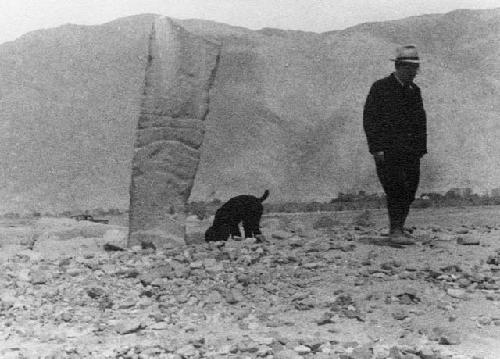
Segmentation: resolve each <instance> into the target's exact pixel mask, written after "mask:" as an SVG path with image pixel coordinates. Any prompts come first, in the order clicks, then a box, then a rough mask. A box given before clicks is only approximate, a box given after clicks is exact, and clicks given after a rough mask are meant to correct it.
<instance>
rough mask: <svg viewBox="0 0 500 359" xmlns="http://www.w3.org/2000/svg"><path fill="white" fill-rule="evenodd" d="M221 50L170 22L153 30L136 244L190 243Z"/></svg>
mask: <svg viewBox="0 0 500 359" xmlns="http://www.w3.org/2000/svg"><path fill="white" fill-rule="evenodd" d="M219 54H220V45H219V44H217V43H214V42H213V41H210V40H207V39H205V38H203V37H201V36H197V35H194V34H192V33H190V32H188V31H186V30H185V29H184V28H182V27H181V26H180V25H179V24H177V23H176V22H175V21H173V20H171V19H169V18H158V19H156V20H155V21H154V23H153V25H152V30H151V35H150V39H149V54H148V64H147V68H146V75H145V82H144V93H143V100H142V105H141V106H142V107H141V114H140V116H139V121H138V126H137V136H136V142H135V153H134V159H133V163H132V181H131V186H130V215H129V228H130V229H129V241H128V245H129V246H132V245H135V244H139V243H141V242H142V241H147V242H153V243H154V244H155V245H156V246H157V247H165V246H172V245H175V244H177V243H183V242H184V232H185V231H184V221H183V218H182V215H181V216H179V217H177V218H176V219H175V220H174V219H172V216H171V213H174V212H175V213H179V214H182V213H183V210H184V206H185V203H186V201H187V199H188V198H189V195H190V193H191V189H192V187H193V183H194V178H195V174H196V171H197V168H198V163H199V160H200V147H201V144H202V142H203V137H204V133H205V130H204V124H203V121H204V119H205V118H206V116H207V114H208V112H209V110H210V98H209V92H210V88H211V86H212V83H213V81H214V77H215V73H216V71H217V65H218V61H219Z"/></svg>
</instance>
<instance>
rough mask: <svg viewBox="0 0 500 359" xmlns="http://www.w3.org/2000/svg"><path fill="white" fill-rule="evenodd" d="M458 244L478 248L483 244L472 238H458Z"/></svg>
mask: <svg viewBox="0 0 500 359" xmlns="http://www.w3.org/2000/svg"><path fill="white" fill-rule="evenodd" d="M457 244H460V245H463V246H477V245H479V244H481V242H480V241H479V239H477V238H474V237H472V236H460V237H458V238H457Z"/></svg>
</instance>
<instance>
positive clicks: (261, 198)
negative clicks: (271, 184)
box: [259, 189, 269, 202]
mask: <svg viewBox="0 0 500 359" xmlns="http://www.w3.org/2000/svg"><path fill="white" fill-rule="evenodd" d="M267 197H269V190H268V189H266V191H265V192H264V194H263V195H262V197H260V198H259V200H260V201H261V202H264V201H265V200H266V198H267Z"/></svg>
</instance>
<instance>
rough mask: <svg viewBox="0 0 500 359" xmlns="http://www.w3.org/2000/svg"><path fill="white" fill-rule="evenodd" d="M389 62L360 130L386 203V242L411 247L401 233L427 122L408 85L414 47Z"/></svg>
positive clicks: (372, 92)
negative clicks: (392, 65) (389, 68)
mask: <svg viewBox="0 0 500 359" xmlns="http://www.w3.org/2000/svg"><path fill="white" fill-rule="evenodd" d="M391 61H394V63H395V71H394V72H393V73H392V74H391V75H389V76H387V77H385V78H383V79H381V80H378V81H376V82H375V83H374V84H373V85H372V87H371V89H370V92H369V94H368V97H367V98H366V103H365V107H364V111H363V127H364V130H365V133H366V138H367V141H368V148H369V151H370V153H371V154H372V155H373V158H374V160H375V165H376V168H377V176H378V178H379V180H380V183H381V184H382V187H383V189H384V192H385V194H386V197H387V209H388V212H389V223H390V229H389V236H390V238H391V241H393V242H395V243H398V244H412V243H413V242H412V241H411V240H410V239H409V238H407V236H405V234H404V232H403V228H404V223H405V220H406V217H407V216H408V213H409V210H410V204H411V203H412V202H413V200H414V199H415V193H416V191H417V187H418V182H419V179H420V158H421V157H422V156H423V155H424V154H426V153H427V120H426V115H425V111H424V106H423V103H422V96H421V94H420V88H419V87H418V86H417V85H415V84H414V83H413V79H414V78H415V76H416V74H417V72H418V70H419V66H420V59H419V57H418V53H417V49H416V47H415V46H413V45H406V46H402V47H399V48H398V49H397V50H396V58H395V59H392V60H391Z"/></svg>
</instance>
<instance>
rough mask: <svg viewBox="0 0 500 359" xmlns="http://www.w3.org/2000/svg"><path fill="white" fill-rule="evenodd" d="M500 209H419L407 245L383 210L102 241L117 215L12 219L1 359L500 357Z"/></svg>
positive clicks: (5, 255) (4, 238) (120, 235)
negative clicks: (256, 230) (234, 231)
mask: <svg viewBox="0 0 500 359" xmlns="http://www.w3.org/2000/svg"><path fill="white" fill-rule="evenodd" d="M499 214H500V208H497V207H485V208H463V209H432V210H415V211H413V212H412V214H411V217H410V219H409V223H408V224H409V225H411V226H413V227H414V228H413V229H414V230H413V235H414V237H415V238H417V239H418V243H417V244H416V245H414V246H408V247H405V248H395V247H392V246H390V245H388V243H387V239H386V237H384V236H383V234H384V232H386V229H385V227H384V225H385V221H386V219H385V213H384V211H371V212H369V213H362V212H345V213H317V214H303V215H285V214H283V215H268V216H266V217H265V218H264V219H263V222H262V226H263V232H264V234H265V235H266V238H267V240H266V241H264V242H260V243H259V242H257V241H256V240H255V239H247V240H241V241H233V240H230V241H228V242H226V243H225V244H223V243H211V244H210V245H208V244H198V245H190V246H183V247H178V248H170V249H164V250H157V251H154V250H152V249H146V250H142V249H141V248H131V249H127V250H124V251H105V250H104V248H103V245H104V244H106V243H108V244H114V245H117V246H123V245H124V241H125V235H126V228H125V227H120V226H117V225H102V224H93V223H89V222H76V221H73V220H68V219H50V218H42V219H40V220H38V221H37V222H33V223H12V222H9V223H4V225H3V227H2V228H1V230H0V244H1V245H2V248H1V249H0V358H172V359H173V358H175V359H181V358H342V359H348V358H350V359H371V358H380V359H382V358H393V359H418V358H421V359H441V358H452V359H458V358H469V359H470V358H484V359H498V358H500V287H499V284H498V283H499V281H500V273H499V270H500V267H499V263H500V241H499V236H500V225H498V224H499V222H500V221H499V220H497V218H499V216H498V215H499ZM191 223H192V221H191ZM208 223H209V222H208V221H205V222H200V223H198V224H197V226H198V227H199V228H198V229H199V230H200V231H202V230H203V229H205V228H206V226H207V225H208ZM497 226H498V227H497Z"/></svg>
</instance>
